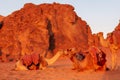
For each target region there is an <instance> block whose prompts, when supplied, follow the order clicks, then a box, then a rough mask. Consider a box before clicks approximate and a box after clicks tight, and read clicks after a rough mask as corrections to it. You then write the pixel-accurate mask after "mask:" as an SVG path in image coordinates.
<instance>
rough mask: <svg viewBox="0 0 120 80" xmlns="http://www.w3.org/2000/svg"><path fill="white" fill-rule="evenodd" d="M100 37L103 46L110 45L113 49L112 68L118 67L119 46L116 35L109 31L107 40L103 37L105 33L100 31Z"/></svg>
mask: <svg viewBox="0 0 120 80" xmlns="http://www.w3.org/2000/svg"><path fill="white" fill-rule="evenodd" d="M98 37H99V38H100V43H101V45H102V46H103V47H108V48H109V49H110V50H111V53H112V69H111V70H115V68H116V67H117V61H116V60H117V59H116V58H117V55H116V53H117V50H118V47H117V45H116V44H115V41H114V36H113V35H112V33H109V34H108V37H107V40H105V39H104V37H103V33H102V32H100V33H98Z"/></svg>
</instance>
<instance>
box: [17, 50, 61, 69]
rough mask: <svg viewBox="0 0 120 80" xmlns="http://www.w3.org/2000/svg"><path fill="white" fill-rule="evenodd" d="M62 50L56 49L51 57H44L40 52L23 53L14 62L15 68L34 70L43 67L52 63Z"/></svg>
mask: <svg viewBox="0 0 120 80" xmlns="http://www.w3.org/2000/svg"><path fill="white" fill-rule="evenodd" d="M62 54H63V51H62V50H61V51H58V52H57V53H56V54H55V55H54V56H53V57H52V58H51V59H47V58H44V57H42V56H40V54H35V53H33V54H31V55H25V56H23V57H22V58H21V59H20V60H18V61H17V63H16V64H15V70H36V69H41V70H43V69H45V68H46V67H47V66H48V65H51V64H53V63H54V62H55V61H56V60H57V59H58V58H59V57H60V56H61V55H62Z"/></svg>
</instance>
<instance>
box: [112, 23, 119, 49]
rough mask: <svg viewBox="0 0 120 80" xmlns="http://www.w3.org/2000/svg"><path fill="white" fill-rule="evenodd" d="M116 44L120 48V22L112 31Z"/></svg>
mask: <svg viewBox="0 0 120 80" xmlns="http://www.w3.org/2000/svg"><path fill="white" fill-rule="evenodd" d="M112 35H113V40H114V44H115V45H117V46H118V48H120V23H119V24H118V25H117V26H116V28H115V30H114V31H113V32H112Z"/></svg>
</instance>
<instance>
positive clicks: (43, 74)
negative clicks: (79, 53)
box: [0, 57, 120, 80]
mask: <svg viewBox="0 0 120 80" xmlns="http://www.w3.org/2000/svg"><path fill="white" fill-rule="evenodd" d="M118 62H119V63H120V60H119V61H118ZM14 68H15V62H8V63H0V73H1V75H0V80H120V77H119V76H120V67H118V69H117V70H115V71H106V72H102V71H99V72H94V71H84V72H78V71H75V70H72V63H71V61H70V60H69V59H68V58H66V57H62V58H60V59H58V60H57V61H56V62H55V63H54V64H52V65H50V66H48V67H47V68H46V69H45V70H28V71H15V70H14Z"/></svg>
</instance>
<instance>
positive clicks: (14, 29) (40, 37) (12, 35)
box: [0, 3, 91, 61]
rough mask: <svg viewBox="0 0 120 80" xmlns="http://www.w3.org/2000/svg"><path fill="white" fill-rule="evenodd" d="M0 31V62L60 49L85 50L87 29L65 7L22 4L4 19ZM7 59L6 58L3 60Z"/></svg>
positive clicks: (87, 27) (73, 12)
mask: <svg viewBox="0 0 120 80" xmlns="http://www.w3.org/2000/svg"><path fill="white" fill-rule="evenodd" d="M3 23H4V25H3V26H2V28H1V29H0V48H1V52H2V61H7V59H9V60H12V59H19V57H20V56H21V55H25V54H31V53H33V52H34V53H43V52H44V51H47V50H48V51H52V52H53V53H54V52H56V51H57V50H59V49H67V48H74V47H75V48H80V49H82V50H85V49H87V48H88V38H89V36H88V35H91V30H90V27H89V26H88V25H87V23H86V22H85V21H83V20H82V19H81V18H80V17H78V16H77V14H76V13H75V11H74V8H73V7H72V6H71V5H68V4H58V3H53V4H40V5H35V4H32V3H28V4H25V5H24V7H23V8H21V9H20V10H18V11H15V12H13V13H12V14H10V15H8V16H7V17H5V18H4V21H3ZM6 57H7V58H6Z"/></svg>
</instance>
